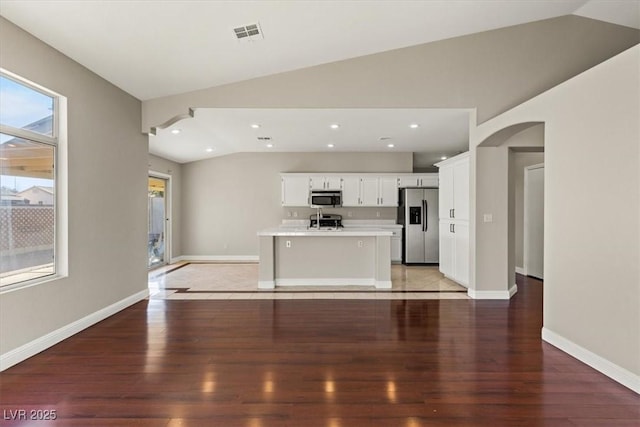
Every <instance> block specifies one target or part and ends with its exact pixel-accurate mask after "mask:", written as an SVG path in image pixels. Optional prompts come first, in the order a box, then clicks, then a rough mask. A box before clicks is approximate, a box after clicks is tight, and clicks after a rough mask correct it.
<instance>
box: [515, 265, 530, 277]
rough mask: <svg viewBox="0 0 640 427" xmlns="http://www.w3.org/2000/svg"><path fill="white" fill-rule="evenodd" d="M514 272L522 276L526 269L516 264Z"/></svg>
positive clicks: (524, 274)
mask: <svg viewBox="0 0 640 427" xmlns="http://www.w3.org/2000/svg"><path fill="white" fill-rule="evenodd" d="M516 273H518V274H522V275H523V276H526V275H527V270H526V269H525V268H524V267H518V266H516Z"/></svg>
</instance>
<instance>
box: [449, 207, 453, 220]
mask: <svg viewBox="0 0 640 427" xmlns="http://www.w3.org/2000/svg"><path fill="white" fill-rule="evenodd" d="M449 218H453V209H449Z"/></svg>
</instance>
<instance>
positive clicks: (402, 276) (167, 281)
mask: <svg viewBox="0 0 640 427" xmlns="http://www.w3.org/2000/svg"><path fill="white" fill-rule="evenodd" d="M391 282H392V289H390V290H380V289H375V288H374V287H368V286H296V287H281V288H276V289H271V290H258V289H257V283H258V264H257V263H247V264H221V263H178V264H172V265H168V266H164V267H161V268H158V269H155V270H152V271H150V272H149V292H150V296H149V298H152V299H169V300H176V299H181V300H185V299H198V300H202V299H216V300H219V299H385V300H388V299H467V298H468V297H467V293H466V291H467V290H466V288H464V287H462V286H460V285H458V284H457V283H455V282H453V281H451V280H449V279H447V278H445V277H444V276H443V275H442V274H441V273H440V272H439V271H438V267H428V266H410V267H409V266H404V265H393V266H392V267H391Z"/></svg>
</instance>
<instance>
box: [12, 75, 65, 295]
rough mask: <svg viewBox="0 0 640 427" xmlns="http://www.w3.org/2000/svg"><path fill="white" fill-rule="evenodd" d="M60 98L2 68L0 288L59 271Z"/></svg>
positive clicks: (51, 274) (39, 279) (29, 281)
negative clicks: (58, 161)
mask: <svg viewBox="0 0 640 427" xmlns="http://www.w3.org/2000/svg"><path fill="white" fill-rule="evenodd" d="M60 99H61V98H60V97H59V96H58V95H56V94H54V93H52V92H50V91H48V90H46V89H43V88H41V87H38V86H37V85H35V84H33V83H30V82H27V81H25V80H23V79H21V78H19V77H17V76H15V75H13V74H10V73H8V72H5V71H3V70H0V188H1V190H2V192H1V196H0V237H1V239H0V291H4V290H7V289H14V288H16V287H20V286H23V285H25V284H32V283H34V282H39V281H42V279H46V278H50V277H51V276H54V275H56V274H58V273H59V270H60V268H59V267H60V265H59V262H58V261H57V257H58V253H57V252H59V251H58V250H57V248H59V247H60V245H59V241H58V240H59V239H58V237H59V236H58V232H59V228H60V227H58V226H57V224H58V213H59V212H60V209H59V207H58V203H59V198H58V197H57V193H58V188H57V187H58V180H57V168H56V163H57V158H58V149H59V146H60V141H59V125H60V123H59V117H60V114H59V113H60V111H59V110H60V107H59V106H60Z"/></svg>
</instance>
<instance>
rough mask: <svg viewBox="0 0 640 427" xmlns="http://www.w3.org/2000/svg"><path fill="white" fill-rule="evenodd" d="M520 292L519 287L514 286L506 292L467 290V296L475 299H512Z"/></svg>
mask: <svg viewBox="0 0 640 427" xmlns="http://www.w3.org/2000/svg"><path fill="white" fill-rule="evenodd" d="M516 292H518V287H517V286H516V285H513V286H512V287H510V288H509V289H508V290H506V291H478V290H475V289H471V288H469V289H467V295H469V297H470V298H473V299H511V297H512V296H514V295H515V293H516Z"/></svg>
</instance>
